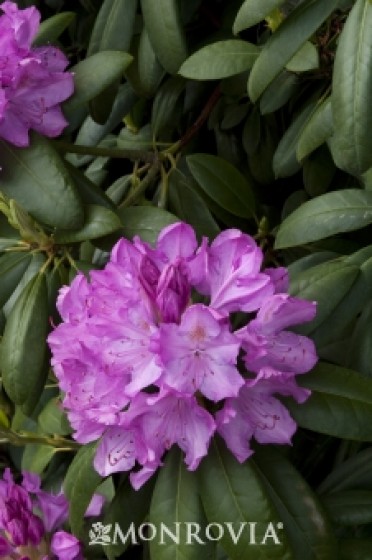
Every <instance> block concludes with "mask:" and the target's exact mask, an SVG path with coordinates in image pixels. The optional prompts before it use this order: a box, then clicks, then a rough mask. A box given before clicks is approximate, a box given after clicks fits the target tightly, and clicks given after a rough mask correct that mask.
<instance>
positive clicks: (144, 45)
mask: <svg viewBox="0 0 372 560" xmlns="http://www.w3.org/2000/svg"><path fill="white" fill-rule="evenodd" d="M137 64H138V79H139V83H140V88H141V92H142V94H143V95H146V96H148V97H151V96H152V95H154V93H155V92H156V90H157V88H158V86H159V84H160V82H161V80H162V77H163V76H164V69H163V67H162V66H161V64H160V62H159V60H158V58H157V56H156V54H155V51H154V49H153V47H152V45H151V41H150V39H149V35H148V33H147V29H146V27H144V28H143V30H142V33H141V37H140V41H139V45H138V61H137Z"/></svg>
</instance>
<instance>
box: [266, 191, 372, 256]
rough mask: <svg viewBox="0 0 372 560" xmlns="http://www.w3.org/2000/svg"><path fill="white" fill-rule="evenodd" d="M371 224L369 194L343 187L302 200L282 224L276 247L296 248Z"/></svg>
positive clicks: (371, 203) (371, 204)
mask: <svg viewBox="0 0 372 560" xmlns="http://www.w3.org/2000/svg"><path fill="white" fill-rule="evenodd" d="M370 223H372V193H371V192H365V191H361V190H358V189H345V190H342V191H335V192H331V193H327V194H324V195H323V196H319V197H318V198H315V199H313V200H309V202H305V204H303V205H302V206H301V207H300V208H298V210H295V211H294V212H293V213H292V214H291V215H290V216H288V218H287V219H286V220H284V222H283V223H282V224H281V226H280V228H279V231H278V233H277V237H276V242H275V246H276V248H277V249H283V248H285V247H295V246H296V245H302V244H304V243H309V242H310V241H317V240H318V239H324V238H326V237H329V236H330V235H335V234H336V233H340V232H346V231H353V230H356V229H360V228H362V227H364V226H367V225H368V224H370Z"/></svg>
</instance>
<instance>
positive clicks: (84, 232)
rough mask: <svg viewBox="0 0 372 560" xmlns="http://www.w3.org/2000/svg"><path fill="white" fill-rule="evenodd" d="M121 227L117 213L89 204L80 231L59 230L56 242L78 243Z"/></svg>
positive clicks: (55, 237) (55, 238)
mask: <svg viewBox="0 0 372 560" xmlns="http://www.w3.org/2000/svg"><path fill="white" fill-rule="evenodd" d="M120 227H121V222H120V219H119V218H118V216H117V214H115V213H114V212H112V211H111V210H108V208H104V207H103V206H96V205H94V204H89V205H88V206H87V211H86V218H85V222H84V225H83V227H82V228H81V229H79V230H78V231H61V230H60V231H57V232H56V234H55V236H54V241H55V242H56V243H60V244H64V243H78V242H80V241H86V240H88V239H96V238H97V237H103V236H104V235H108V234H110V233H113V232H114V231H117V230H118V229H120Z"/></svg>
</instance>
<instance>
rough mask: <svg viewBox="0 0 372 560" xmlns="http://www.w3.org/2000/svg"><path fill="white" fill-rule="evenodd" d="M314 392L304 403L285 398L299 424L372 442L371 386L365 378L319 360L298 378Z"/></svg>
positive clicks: (337, 435) (331, 433)
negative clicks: (313, 367)
mask: <svg viewBox="0 0 372 560" xmlns="http://www.w3.org/2000/svg"><path fill="white" fill-rule="evenodd" d="M298 383H299V385H301V386H302V387H306V388H308V389H310V390H311V391H312V394H311V397H310V398H309V399H308V400H307V401H306V402H305V403H302V404H297V403H295V402H294V401H293V400H292V399H285V400H286V406H287V407H288V409H289V411H290V413H291V415H292V416H293V418H294V420H295V421H296V422H297V424H298V425H299V426H301V427H302V428H307V429H308V430H313V431H315V432H320V433H322V434H328V435H331V436H335V437H339V438H344V439H351V440H356V441H372V430H371V422H372V387H371V382H370V380H369V379H367V378H366V377H363V376H362V375H360V374H359V373H357V372H356V371H353V370H349V369H345V368H342V367H338V366H334V365H331V364H326V363H320V364H319V365H317V366H316V367H315V369H314V370H313V371H312V372H311V373H308V374H306V375H301V376H300V378H299V379H298Z"/></svg>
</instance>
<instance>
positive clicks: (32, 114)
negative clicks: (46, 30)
mask: <svg viewBox="0 0 372 560" xmlns="http://www.w3.org/2000/svg"><path fill="white" fill-rule="evenodd" d="M0 9H1V10H2V11H3V14H2V15H1V16H0V138H4V139H5V140H7V141H8V142H11V143H12V144H15V145H16V146H27V145H28V144H29V137H28V131H29V129H31V128H32V129H33V130H36V131H37V132H40V133H41V134H44V135H45V136H51V137H54V136H58V135H59V134H61V132H62V130H63V129H64V128H65V126H66V125H67V122H66V120H65V118H64V116H63V114H62V111H61V108H60V107H59V103H61V102H62V101H64V100H65V99H67V98H68V97H70V95H71V94H72V93H73V90H74V83H73V77H72V74H69V73H67V72H64V70H65V68H66V66H67V64H68V60H67V58H66V57H65V56H64V54H63V53H62V52H61V51H60V50H59V49H57V48H54V47H50V46H48V47H39V48H33V47H32V46H31V42H32V40H33V38H34V37H35V35H36V33H37V30H38V27H39V23H40V14H39V12H38V10H37V9H36V8H34V7H31V8H26V9H25V10H19V9H18V7H17V4H15V3H14V2H8V1H7V2H3V3H2V4H1V6H0Z"/></svg>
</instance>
